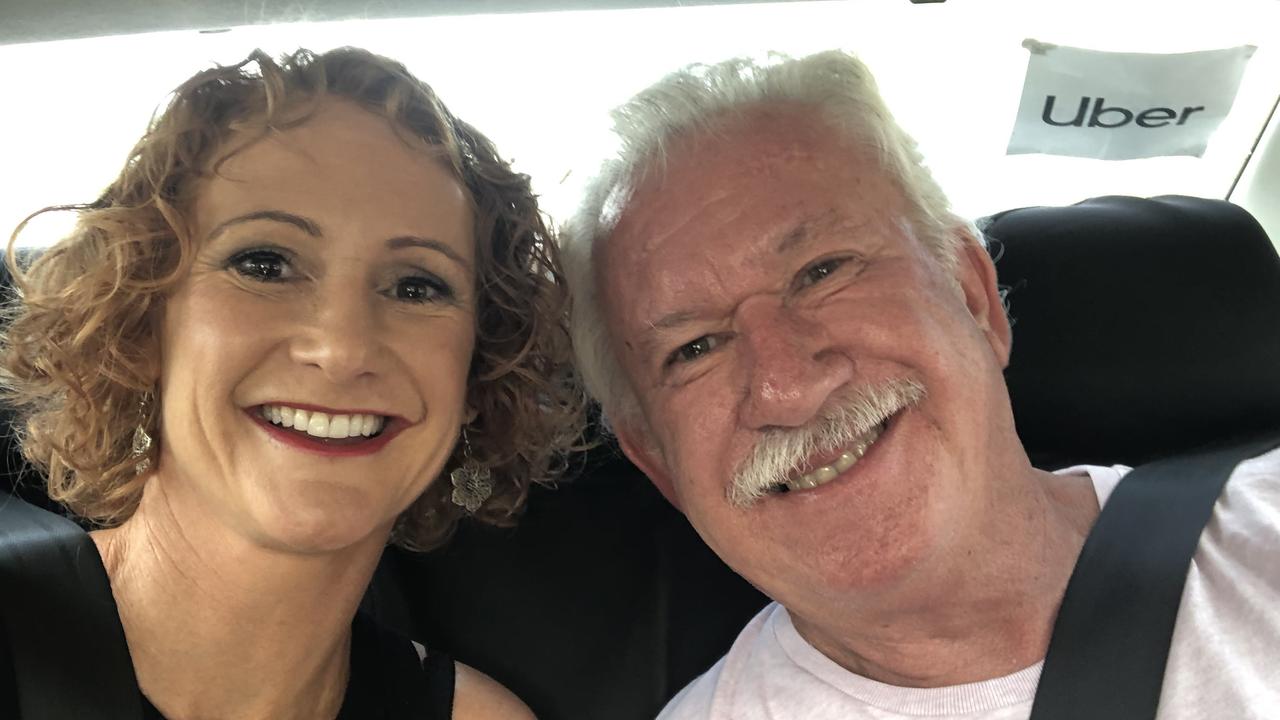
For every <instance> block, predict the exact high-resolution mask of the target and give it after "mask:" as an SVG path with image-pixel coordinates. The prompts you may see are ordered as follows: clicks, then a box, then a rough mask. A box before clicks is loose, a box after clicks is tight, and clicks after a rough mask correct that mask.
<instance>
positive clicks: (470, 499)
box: [449, 426, 493, 513]
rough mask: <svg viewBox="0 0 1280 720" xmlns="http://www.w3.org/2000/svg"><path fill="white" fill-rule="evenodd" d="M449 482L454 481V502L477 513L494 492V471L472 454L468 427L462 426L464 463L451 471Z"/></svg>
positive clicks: (470, 511)
mask: <svg viewBox="0 0 1280 720" xmlns="http://www.w3.org/2000/svg"><path fill="white" fill-rule="evenodd" d="M449 482H451V483H453V495H452V496H451V498H450V499H451V500H453V504H454V505H457V506H459V507H463V508H466V510H467V512H469V513H475V511H477V510H479V509H480V506H481V505H483V504H484V501H485V500H488V499H489V496H490V495H492V494H493V473H492V472H490V471H489V468H487V467H484V466H483V465H481V464H480V463H479V462H476V459H475V458H474V457H472V455H471V441H470V440H469V439H467V428H466V427H465V426H464V427H463V428H462V465H460V466H458V467H456V468H454V469H453V471H452V472H450V473H449Z"/></svg>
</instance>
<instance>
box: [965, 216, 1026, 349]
mask: <svg viewBox="0 0 1280 720" xmlns="http://www.w3.org/2000/svg"><path fill="white" fill-rule="evenodd" d="M960 242H961V247H960V250H959V252H958V253H957V254H956V270H955V272H956V280H958V281H959V283H960V289H961V291H963V293H964V302H965V305H966V306H967V307H968V308H969V314H970V315H972V316H973V319H974V322H976V323H977V324H978V328H979V329H981V330H982V334H983V335H985V336H986V338H987V342H988V343H990V344H991V349H992V351H993V352H995V354H996V358H997V359H998V360H999V361H1000V367H1008V365H1009V352H1010V350H1011V349H1012V347H1013V331H1012V330H1011V329H1010V327H1009V316H1008V315H1006V314H1005V310H1004V298H1003V297H1002V296H1001V295H1000V288H999V287H998V286H997V285H996V266H995V263H993V262H992V261H991V254H990V253H988V252H987V249H986V248H985V247H983V245H982V244H981V243H980V242H978V241H977V240H976V239H975V238H973V237H971V236H969V235H963V236H961V238H960Z"/></svg>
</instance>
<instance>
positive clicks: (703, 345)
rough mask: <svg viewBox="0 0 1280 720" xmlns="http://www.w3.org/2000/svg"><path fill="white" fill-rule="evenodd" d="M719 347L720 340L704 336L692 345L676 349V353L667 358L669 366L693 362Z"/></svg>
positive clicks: (688, 344)
mask: <svg viewBox="0 0 1280 720" xmlns="http://www.w3.org/2000/svg"><path fill="white" fill-rule="evenodd" d="M719 346H720V340H718V339H717V338H715V337H713V336H711V335H703V336H702V337H700V338H698V339H697V340H694V341H693V342H691V343H685V344H684V345H681V346H680V347H678V348H676V350H675V352H673V353H671V356H670V357H668V358H667V364H668V365H674V364H676V363H686V362H692V361H694V360H697V359H698V358H700V357H702V356H703V355H706V354H707V353H709V352H711V351H712V350H715V349H716V348H717V347H719Z"/></svg>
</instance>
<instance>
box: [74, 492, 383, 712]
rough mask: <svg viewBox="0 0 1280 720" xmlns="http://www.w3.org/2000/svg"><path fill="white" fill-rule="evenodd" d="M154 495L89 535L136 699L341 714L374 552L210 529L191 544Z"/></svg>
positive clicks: (171, 505) (169, 508)
mask: <svg viewBox="0 0 1280 720" xmlns="http://www.w3.org/2000/svg"><path fill="white" fill-rule="evenodd" d="M159 485H160V484H159V483H156V482H151V483H150V484H149V487H148V488H147V491H146V492H145V493H144V498H143V501H142V503H141V505H140V506H139V508H138V510H137V512H135V514H134V515H133V516H132V517H131V518H130V519H129V520H128V521H127V522H125V523H124V524H123V525H121V526H120V527H117V528H114V529H111V530H104V531H98V532H95V533H93V539H94V541H95V542H96V543H97V546H98V549H99V552H100V553H101V555H102V558H103V564H104V565H105V567H106V569H107V574H108V576H109V577H110V578H111V585H112V593H113V595H114V596H115V600H116V604H117V606H118V608H119V612H120V618H121V622H122V624H123V626H124V630H125V636H126V638H127V640H128V645H129V652H130V655H131V656H132V658H133V663H134V668H135V672H136V674H137V677H138V683H139V685H140V686H141V688H142V690H143V692H144V693H145V694H146V695H147V697H148V698H149V699H150V700H151V701H152V703H153V704H155V705H156V706H157V707H158V708H159V709H160V710H161V712H163V713H164V714H165V715H166V716H168V717H172V718H188V717H191V718H194V717H218V718H236V719H245V720H248V719H250V718H316V717H332V716H334V715H336V714H337V711H338V708H339V707H340V706H341V702H342V699H343V695H344V693H345V687H346V680H347V674H348V658H349V654H350V650H349V648H350V626H351V618H352V617H353V616H354V614H355V610H356V607H357V606H358V604H359V602H360V598H361V597H362V596H363V593H364V590H365V587H366V586H367V585H368V582H369V579H370V577H371V576H372V573H373V569H374V567H375V566H376V564H377V561H378V557H379V555H380V554H381V550H382V546H381V543H380V542H370V543H367V545H368V547H365V546H362V547H357V548H351V549H347V550H344V551H342V552H340V553H334V554H331V555H297V554H289V553H284V552H279V551H275V550H268V549H266V548H262V547H260V546H257V545H255V544H253V543H252V542H250V541H248V540H247V539H246V538H244V537H242V536H239V535H236V534H234V533H232V532H230V531H228V532H226V533H224V534H222V535H221V536H219V537H212V536H211V534H210V533H209V532H208V530H209V525H208V524H203V525H201V527H202V531H201V532H200V534H199V536H196V535H194V534H193V533H192V532H191V530H190V525H191V524H190V523H187V522H184V520H183V518H184V517H185V516H183V514H182V512H181V511H175V507H176V506H180V505H181V503H175V502H169V501H168V499H167V498H166V497H165V494H164V492H163V490H162V489H160V487H159ZM197 524H198V523H197ZM374 540H375V541H376V540H377V539H376V538H375V539H374Z"/></svg>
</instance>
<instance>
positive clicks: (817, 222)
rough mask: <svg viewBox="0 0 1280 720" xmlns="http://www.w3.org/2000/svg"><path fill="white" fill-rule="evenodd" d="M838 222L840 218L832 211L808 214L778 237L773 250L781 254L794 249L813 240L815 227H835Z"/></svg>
mask: <svg viewBox="0 0 1280 720" xmlns="http://www.w3.org/2000/svg"><path fill="white" fill-rule="evenodd" d="M838 224H840V218H838V217H837V215H836V213H833V211H827V213H822V214H817V215H810V217H808V218H804V219H801V220H800V222H799V223H796V225H795V227H794V228H791V229H790V231H787V232H786V233H785V234H783V236H782V237H781V238H778V243H777V245H776V246H774V247H773V251H774V252H777V254H782V252H786V251H788V250H794V249H795V247H797V246H800V245H804V243H805V242H809V241H810V240H813V238H814V236H815V232H814V231H817V229H819V228H831V227H836V225H838Z"/></svg>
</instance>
